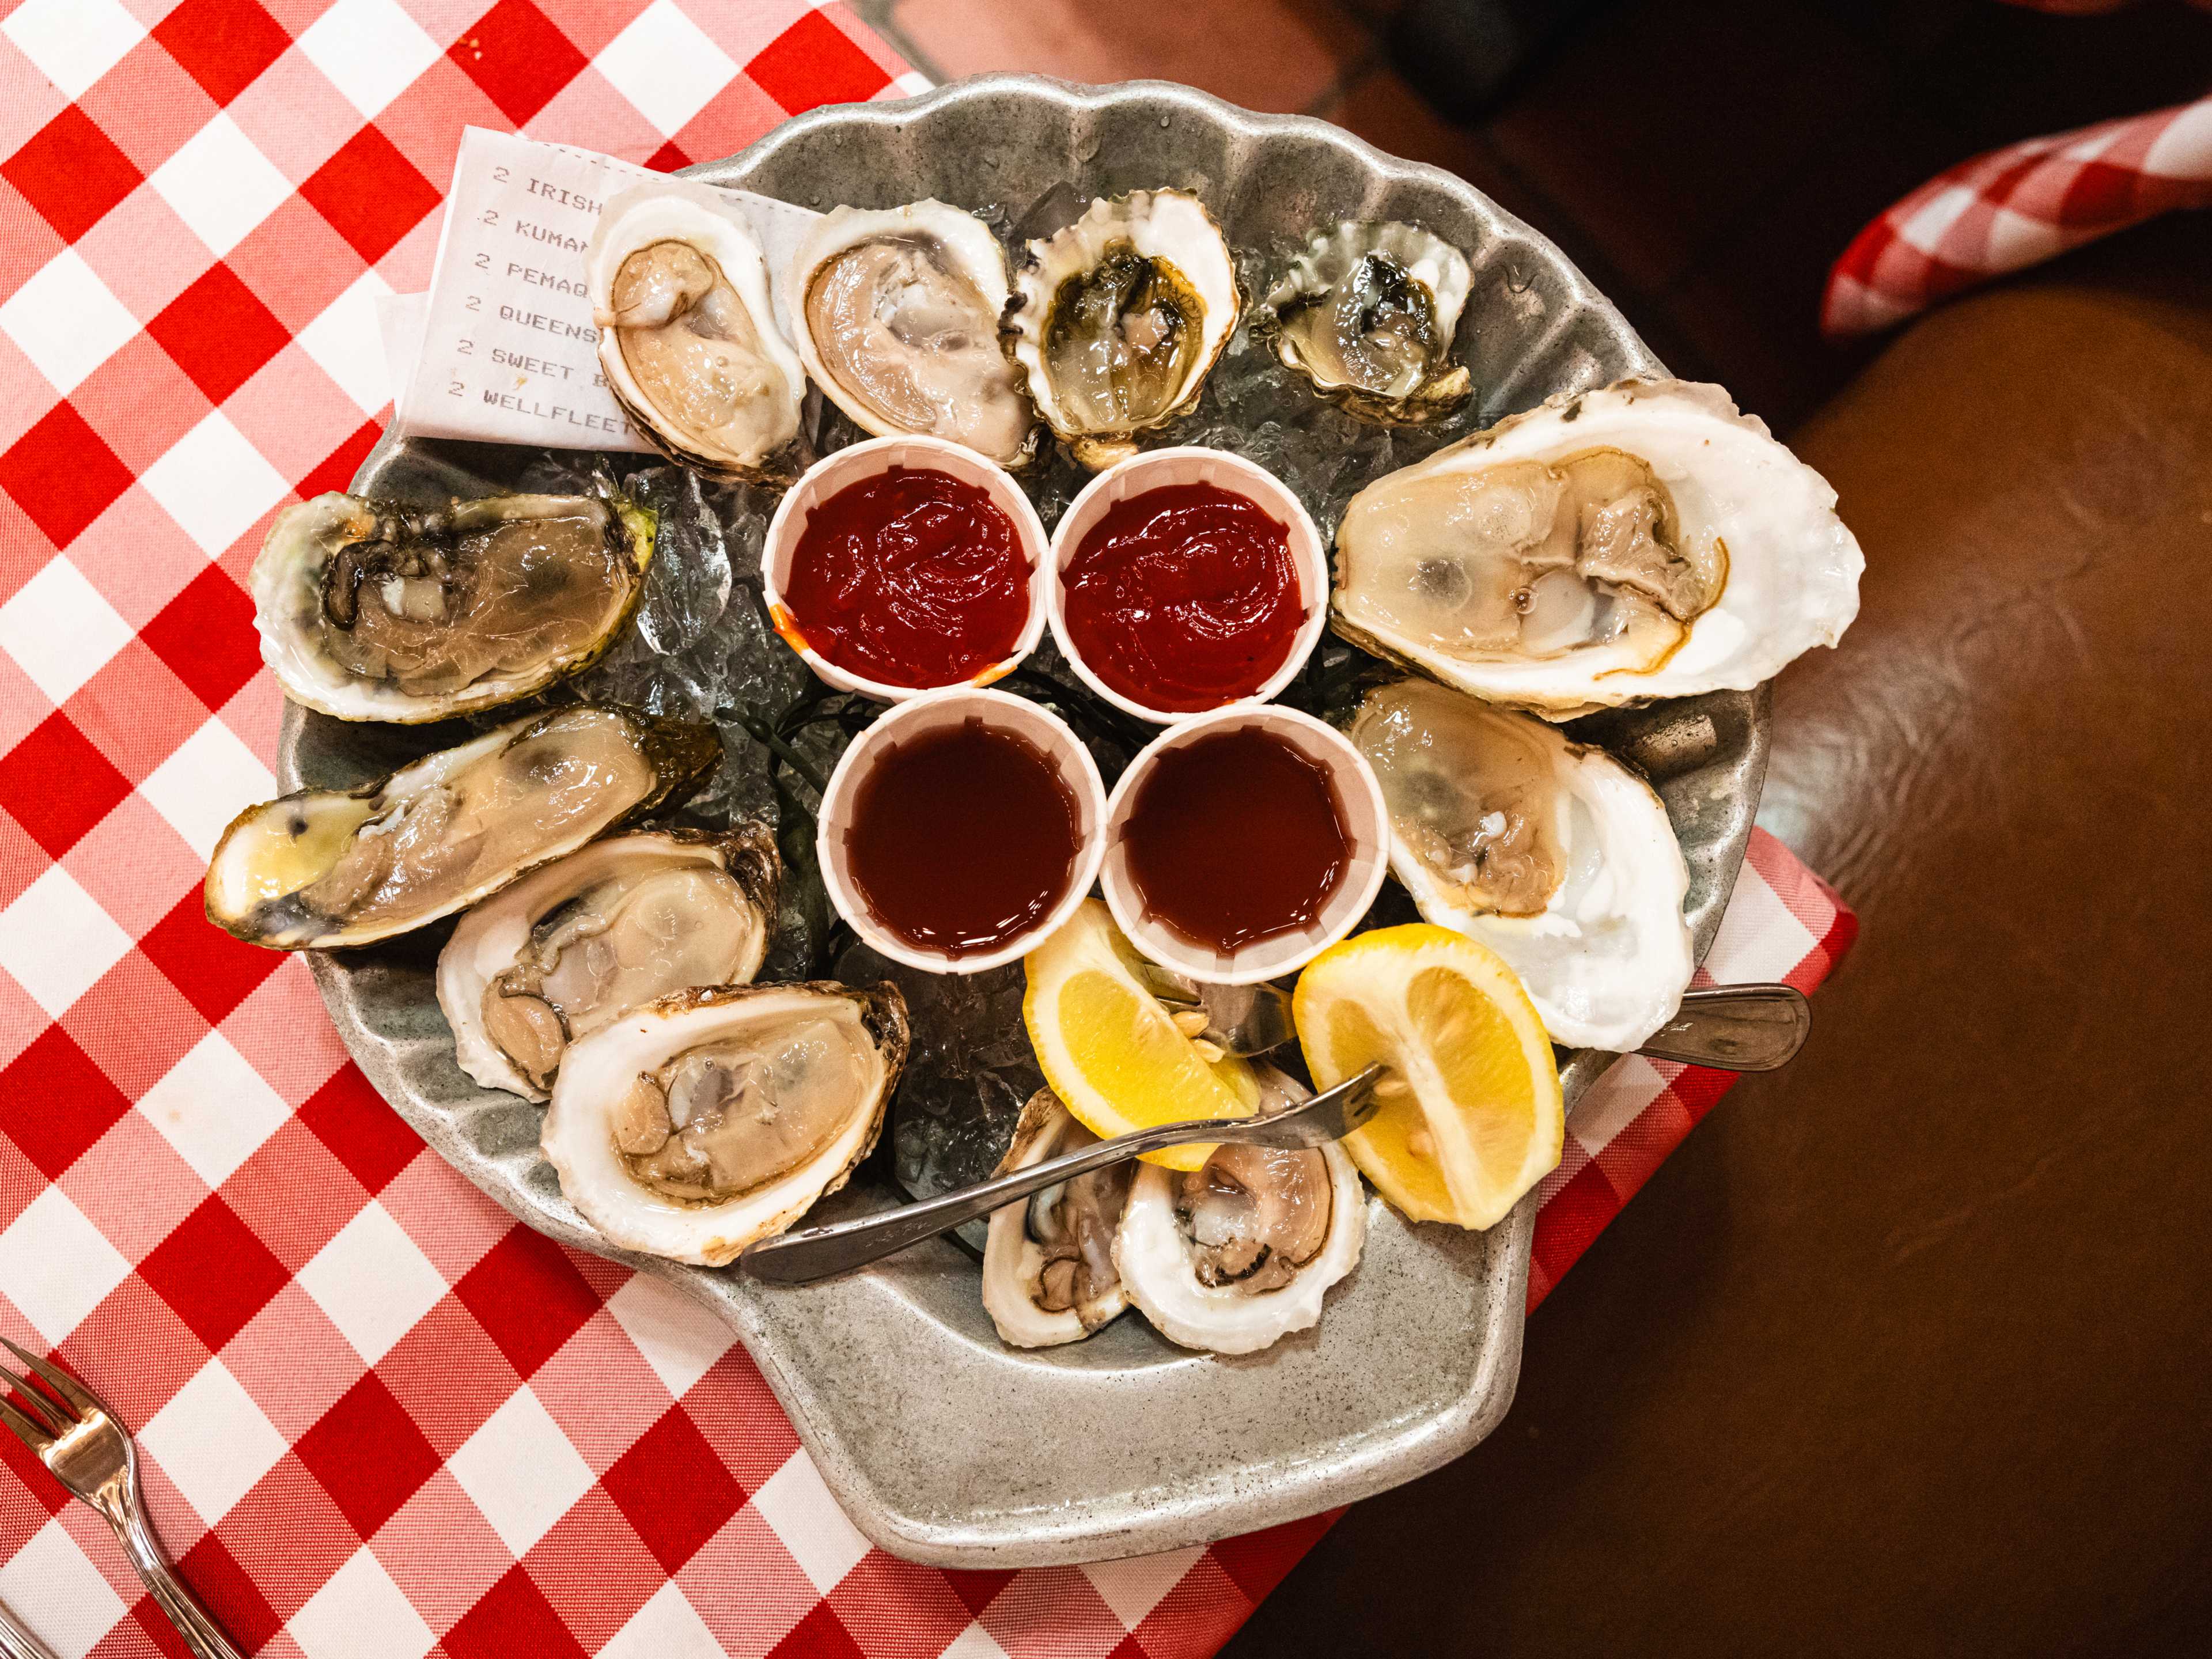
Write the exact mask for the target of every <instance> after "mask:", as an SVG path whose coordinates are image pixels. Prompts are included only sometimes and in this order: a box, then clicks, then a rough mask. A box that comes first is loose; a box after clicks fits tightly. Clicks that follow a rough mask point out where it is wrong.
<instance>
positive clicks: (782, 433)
mask: <svg viewBox="0 0 2212 1659" xmlns="http://www.w3.org/2000/svg"><path fill="white" fill-rule="evenodd" d="M584 270H585V283H586V290H587V292H588V293H589V295H590V298H591V301H592V322H593V323H594V324H595V325H597V326H598V328H599V366H600V368H601V369H602V370H603V371H604V372H605V375H606V381H607V389H608V390H609V391H611V392H613V393H614V397H615V401H616V402H617V403H618V404H621V405H622V407H623V413H624V414H626V415H628V416H629V418H630V423H631V424H632V425H633V426H634V427H635V428H637V432H638V435H639V436H641V437H642V438H644V439H645V440H646V441H647V442H648V443H650V444H652V445H653V447H655V448H657V449H659V451H660V452H661V453H663V454H665V455H666V456H668V457H669V459H671V460H675V461H678V462H681V463H682V464H683V465H685V466H689V467H691V468H693V469H695V470H696V471H700V472H703V473H706V474H708V476H710V477H720V478H740V479H746V480H750V481H752V482H756V483H781V482H785V481H787V480H788V479H790V478H791V477H793V476H795V474H796V473H797V471H798V470H799V465H800V459H801V458H800V457H799V453H798V451H799V405H800V402H801V400H802V399H803V398H805V392H806V371H805V366H804V365H803V364H801V363H800V362H799V354H798V353H797V352H795V351H793V349H792V348H791V343H790V342H789V341H787V340H786V339H785V338H784V337H783V333H782V331H781V329H780V328H779V327H778V326H777V325H776V319H775V301H774V299H773V297H772V295H771V294H770V291H769V275H768V259H767V256H766V255H765V254H764V253H763V252H762V250H761V244H760V238H759V237H758V236H757V235H756V234H754V232H753V228H752V226H751V224H750V222H747V220H746V218H745V216H744V214H743V213H742V212H741V211H739V210H738V209H737V208H736V207H733V206H732V205H731V204H729V203H728V202H726V201H725V200H723V199H722V197H720V195H719V194H717V193H716V192H715V191H712V190H709V189H708V188H707V187H705V186H704V185H694V184H690V183H687V182H686V181H685V180H684V179H654V180H653V182H651V183H650V184H644V185H638V186H637V187H636V188H635V189H633V190H626V191H622V192H621V193H620V194H618V195H617V196H615V197H611V199H610V200H609V201H608V203H607V204H606V207H605V209H604V210H602V211H601V213H600V215H599V227H598V228H597V229H595V230H594V231H593V232H592V240H591V246H589V248H588V249H586V252H585V255H584Z"/></svg>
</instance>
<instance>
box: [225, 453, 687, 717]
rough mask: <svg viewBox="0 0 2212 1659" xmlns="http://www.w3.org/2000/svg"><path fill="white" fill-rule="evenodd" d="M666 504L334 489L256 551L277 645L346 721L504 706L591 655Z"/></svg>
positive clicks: (266, 654) (614, 623)
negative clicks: (434, 500) (375, 497)
mask: <svg viewBox="0 0 2212 1659" xmlns="http://www.w3.org/2000/svg"><path fill="white" fill-rule="evenodd" d="M653 530H654V517H653V513H651V512H649V511H648V510H647V509H646V508H644V507H639V506H636V505H635V503H633V502H631V501H629V500H628V499H627V498H626V497H623V496H616V497H613V498H612V499H611V500H605V501H602V500H599V499H598V498H596V497H593V496H588V495H495V496H489V497H486V498H484V499H482V500H478V501H454V502H453V503H452V504H451V505H450V506H448V507H444V508H442V509H439V510H436V511H432V512H421V511H416V510H415V509H412V508H409V507H402V506H398V505H395V504H391V503H386V502H381V501H369V500H367V499H365V498H363V497H362V496H359V495H337V494H331V495H318V496H316V497H314V498H313V500H312V501H301V502H300V503H299V504H298V505H296V506H294V507H287V508H285V510H284V511H283V512H282V513H278V514H277V515H276V523H275V524H273V525H271V526H270V529H269V535H268V538H266V539H265V540H264V542H263V543H262V544H261V551H260V554H259V555H258V556H257V557H256V558H255V559H254V561H253V573H252V577H251V579H250V582H249V586H251V587H252V592H253V620H254V626H255V628H256V629H258V631H259V633H260V635H261V658H262V660H263V661H264V662H265V663H267V664H268V665H269V666H270V668H271V669H272V670H274V671H275V672H276V679H277V683H278V684H281V685H282V686H283V688H284V695H285V696H289V698H291V699H292V701H293V702H296V703H301V704H304V705H305V706H306V707H307V708H313V709H315V710H316V711H318V712H319V713H321V714H330V715H332V716H334V717H336V718H337V719H338V720H391V721H395V722H400V723H404V724H415V723H419V722H421V721H424V720H445V719H447V718H448V717H449V716H452V715H454V714H467V713H471V712H472V711H475V710H477V709H483V708H497V707H498V706H499V705H500V704H501V703H507V702H513V701H514V700H515V699H517V698H519V697H525V696H529V695H530V694H531V693H532V692H533V691H537V690H541V689H543V688H544V687H545V686H546V685H549V684H551V683H552V682H553V681H555V680H556V679H561V678H565V677H566V676H568V675H570V674H574V673H577V672H580V671H582V670H583V669H586V668H588V667H589V666H591V665H592V663H593V662H594V661H596V660H597V659H598V658H599V654H600V653H602V652H604V651H605V649H606V648H607V647H609V646H610V645H611V644H612V643H614V641H615V640H616V639H617V637H618V636H619V635H620V634H621V633H622V630H623V628H624V627H625V626H627V625H628V623H629V619H630V617H631V615H632V614H633V613H634V612H635V611H636V609H637V602H638V599H639V596H640V595H641V594H642V593H643V592H644V591H645V571H646V567H647V564H648V563H649V562H651V560H652V558H653Z"/></svg>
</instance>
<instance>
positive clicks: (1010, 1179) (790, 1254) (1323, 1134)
mask: <svg viewBox="0 0 2212 1659" xmlns="http://www.w3.org/2000/svg"><path fill="white" fill-rule="evenodd" d="M1382 1075H1383V1067H1382V1066H1379V1065H1377V1066H1369V1067H1368V1068H1367V1069H1366V1070H1365V1071H1364V1072H1361V1073H1358V1075H1357V1076H1356V1077H1351V1078H1347V1079H1345V1080H1344V1081H1343V1082H1342V1083H1340V1084H1338V1085H1336V1087H1334V1089H1324V1090H1323V1091H1322V1092H1321V1093H1319V1094H1317V1095H1315V1096H1313V1097H1311V1098H1310V1099H1306V1100H1302V1101H1300V1102H1299V1103H1297V1105H1295V1106H1291V1107H1286V1108H1285V1109H1283V1110H1282V1111H1279V1112H1270V1113H1268V1114H1267V1115H1265V1116H1262V1117H1220V1118H1212V1117H1209V1118H1193V1119H1189V1120H1187V1121H1183V1122H1181V1123H1163V1124H1159V1125H1157V1126H1155V1127H1152V1128H1150V1129H1135V1130H1132V1131H1131V1132H1130V1133H1127V1134H1125V1135H1115V1137H1114V1138H1113V1139H1111V1140H1102V1141H1099V1142H1097V1144H1096V1145H1093V1146H1085V1147H1084V1148H1083V1149H1082V1150H1081V1151H1079V1152H1068V1153H1066V1154H1065V1155H1064V1156H1062V1157H1060V1158H1047V1159H1046V1160H1045V1161H1044V1162H1043V1163H1042V1164H1030V1166H1029V1167H1028V1168H1027V1169H1025V1170H1012V1171H1010V1172H1009V1173H1007V1174H1006V1175H1002V1176H993V1177H992V1178H991V1179H990V1180H988V1181H983V1182H977V1183H976V1184H975V1186H973V1187H963V1188H959V1189H958V1190H957V1192H950V1193H946V1194H943V1195H942V1196H940V1197H937V1198H931V1199H924V1200H922V1201H921V1202H920V1203H918V1204H908V1205H905V1206H902V1207H901V1208H898V1209H895V1210H885V1211H884V1212H881V1213H879V1214H877V1215H871V1216H863V1217H861V1218H860V1219H859V1220H857V1221H838V1222H833V1223H831V1224H830V1225H829V1226H826V1227H809V1228H807V1229H806V1230H805V1231H803V1232H795V1233H780V1234H778V1235H776V1236H775V1237H772V1238H764V1239H762V1240H761V1241H760V1242H759V1243H757V1244H749V1245H747V1246H746V1247H745V1248H744V1250H742V1251H740V1252H739V1253H738V1266H739V1267H743V1268H744V1269H745V1271H746V1272H748V1273H751V1274H752V1276H753V1277H754V1278H756V1279H768V1280H770V1281H771V1282H773V1283H775V1284H778V1285H806V1284H811V1283H812V1282H813V1281H814V1280H815V1279H827V1278H829V1276H830V1275H831V1274H833V1273H844V1272H846V1271H848V1269H851V1268H854V1267H865V1266H866V1265H867V1264H868V1263H869V1262H871V1261H878V1260H879V1259H881V1258H882V1257H884V1256H887V1255H891V1254H893V1253H894V1252H896V1251H898V1250H903V1249H906V1248H907V1247H908V1245H910V1244H919V1243H921V1241H922V1240H923V1239H925V1238H934V1237H937V1235H938V1234H939V1233H945V1232H950V1231H952V1229H954V1228H955V1227H957V1226H959V1225H961V1224H962V1223H963V1222H968V1221H974V1220H975V1219H977V1218H979V1217H982V1216H987V1215H988V1214H990V1213H991V1212H992V1211H994V1210H995V1209H998V1208H1000V1206H1004V1205H1007V1204H1012V1203H1014V1202H1015V1201H1016V1200H1020V1199H1024V1198H1027V1197H1028V1196H1029V1195H1030V1194H1031V1193H1036V1192H1042V1191H1043V1190H1044V1189H1045V1188H1047V1187H1053V1186H1057V1185H1058V1184H1059V1183H1060V1182H1063V1181H1073V1179H1074V1178H1075V1177H1076V1176H1079V1175H1087V1174H1089V1173H1090V1172H1091V1170H1103V1169H1105V1168H1107V1167H1108V1166H1109V1165H1110V1164H1121V1163H1124V1162H1126V1161H1127V1160H1128V1159H1130V1158H1135V1157H1137V1156H1138V1155H1139V1154H1140V1153H1144V1152H1156V1151H1158V1149H1159V1148H1161V1147H1163V1146H1187V1145H1188V1144H1189V1143H1191V1142H1192V1141H1205V1140H1233V1141H1241V1142H1243V1144H1245V1145H1246V1146H1289V1147H1296V1146H1327V1145H1328V1143H1329V1142H1330V1141H1332V1140H1341V1139H1344V1137H1345V1136H1346V1135H1348V1134H1350V1133H1352V1131H1353V1130H1354V1129H1357V1128H1358V1127H1360V1126H1361V1125H1363V1124H1364V1123H1365V1122H1366V1121H1368V1119H1370V1118H1371V1117H1373V1116H1374V1115H1375V1114H1376V1111H1378V1110H1379V1109H1381V1105H1382V1103H1381V1102H1380V1101H1378V1100H1377V1099H1376V1095H1375V1085H1376V1081H1377V1080H1378V1079H1380V1078H1381V1077H1382Z"/></svg>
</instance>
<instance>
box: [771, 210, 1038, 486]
mask: <svg viewBox="0 0 2212 1659" xmlns="http://www.w3.org/2000/svg"><path fill="white" fill-rule="evenodd" d="M789 292H790V295H791V303H792V306H793V310H794V311H795V312H796V313H798V315H797V319H796V321H797V330H798V335H799V340H798V344H799V356H800V358H801V359H802V360H803V361H804V362H805V364H806V372H807V373H808V374H811V375H812V376H813V377H814V382H815V384H816V385H817V386H820V387H821V388H822V390H823V393H824V394H825V395H826V396H828V398H829V400H830V401H831V402H832V403H834V404H836V405H837V407H838V408H840V409H842V410H844V411H845V413H846V414H848V415H849V416H852V417H853V419H854V422H856V423H857V424H858V425H860V427H861V428H863V429H865V430H866V431H868V432H870V433H872V434H873V435H876V436H877V437H879V438H889V437H897V436H900V435H904V434H908V433H917V434H920V435H923V436H926V437H932V438H943V439H945V440H946V441H949V442H951V443H957V444H964V445H966V446H967V447H969V448H970V449H972V450H975V451H976V452H977V453H979V454H982V455H987V456H988V457H989V458H990V459H993V460H994V461H996V462H998V463H999V464H1000V465H1002V466H1020V465H1024V463H1025V462H1027V461H1028V460H1029V459H1030V457H1031V455H1032V454H1033V453H1034V452H1035V449H1036V430H1037V426H1036V410H1034V409H1032V408H1031V407H1030V399H1029V394H1028V392H1025V391H1024V390H1023V388H1022V384H1021V377H1020V375H1019V374H1018V371H1017V370H1016V368H1015V367H1014V365H1013V363H1012V360H1010V359H1009V358H1008V357H1007V356H1006V352H1005V351H1004V349H1002V348H1001V346H1000V340H999V317H1000V313H1002V312H1004V311H1005V309H1006V301H1007V300H1008V299H1009V298H1010V297H1011V296H1012V284H1011V283H1009V282H1008V280H1007V277H1006V253H1005V251H1004V250H1003V249H1001V248H1000V246H999V239H998V238H997V237H995V236H994V235H993V234H991V232H990V228H989V227H987V225H985V224H984V223H983V222H982V221H981V220H980V219H978V218H976V217H975V215H973V214H971V213H964V212H963V211H962V210H960V209H958V208H956V207H948V206H947V205H945V204H944V203H943V202H937V201H929V202H915V203H912V204H909V205H908V206H906V207H900V208H890V209H888V210H884V211H880V212H866V211H863V210H860V209H858V208H849V207H841V208H837V209H836V210H833V211H831V212H829V213H828V214H826V215H824V216H823V218H822V220H821V222H819V223H818V224H817V225H816V226H815V228H814V229H813V231H812V232H811V234H809V235H808V237H807V239H806V240H805V242H804V243H802V244H801V245H800V246H799V252H797V253H796V254H794V255H793V258H792V263H791V282H790V288H789Z"/></svg>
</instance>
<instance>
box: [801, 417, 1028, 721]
mask: <svg viewBox="0 0 2212 1659" xmlns="http://www.w3.org/2000/svg"><path fill="white" fill-rule="evenodd" d="M895 466H903V467H907V468H909V469H911V470H914V471H922V470H925V469H927V470H928V471H936V472H945V473H950V474H951V476H952V477H956V478H957V479H959V480H960V482H961V483H968V484H974V485H975V487H976V488H978V489H981V490H982V491H983V492H984V493H985V494H987V495H989V496H990V498H991V501H992V503H993V504H994V506H996V507H998V509H999V510H1000V512H1001V513H1005V514H1006V517H1007V518H1008V519H1009V520H1012V522H1013V526H1014V537H1015V539H1016V540H1017V541H1018V543H1019V544H1020V546H1021V550H1022V552H1023V555H1024V556H1025V557H1026V558H1027V559H1028V560H1029V562H1030V592H1029V602H1030V603H1029V615H1028V617H1027V618H1026V620H1024V623H1022V631H1021V635H1020V637H1019V638H1018V639H1017V640H1016V641H1015V642H1014V648H1013V651H1012V653H1011V654H1010V655H1008V656H1006V657H1004V658H1002V659H1000V660H999V661H997V662H995V663H993V664H991V665H988V666H987V667H985V668H983V669H981V671H978V672H976V673H975V674H974V675H973V676H971V677H970V678H968V679H966V680H962V681H957V682H955V684H963V685H988V684H990V683H991V682H992V681H994V680H995V679H998V678H1001V677H1002V676H1004V675H1006V674H1008V673H1011V672H1012V671H1013V670H1014V669H1015V668H1017V667H1018V666H1019V665H1020V664H1021V660H1022V659H1023V658H1024V657H1026V656H1028V655H1029V653H1030V652H1032V651H1034V650H1036V646H1037V641H1039V640H1041V639H1042V638H1043V637H1044V629H1045V612H1046V610H1047V606H1048V593H1049V592H1050V590H1051V586H1052V552H1051V547H1050V544H1048V542H1047V540H1046V538H1045V533H1044V524H1043V522H1042V520H1039V519H1038V517H1037V515H1036V508H1035V507H1032V506H1030V498H1029V497H1028V496H1027V495H1024V494H1023V493H1022V487H1021V486H1020V485H1019V484H1018V483H1015V482H1014V479H1013V475H1012V473H1010V472H1008V471H1006V468H1004V467H1002V466H1000V465H998V464H997V463H996V462H995V461H992V460H988V459H986V458H984V457H983V456H981V455H979V454H977V453H975V451H974V450H972V449H968V448H964V447H962V446H961V445H959V444H955V443H947V442H946V441H945V440H944V439H942V438H923V437H912V436H909V437H898V438H872V439H870V440H869V441H867V442H866V443H859V444H854V445H853V446H852V447H850V448H848V449H841V450H839V451H837V452H836V453H835V454H834V455H825V456H823V458H822V459H820V460H818V461H817V462H815V464H814V465H812V466H810V467H808V468H807V469H806V471H805V472H803V473H801V474H800V475H799V482H798V483H794V484H793V485H792V487H791V488H790V489H788V490H787V491H785V492H784V497H783V500H782V501H780V502H778V503H777V504H776V509H775V517H774V518H772V519H770V520H769V526H768V541H767V544H766V545H765V546H764V547H763V549H762V550H761V586H762V589H763V595H764V597H765V598H766V599H767V600H768V611H769V620H770V621H771V622H773V623H775V631H776V632H777V633H778V634H780V635H782V636H783V641H784V643H785V644H787V645H788V646H790V647H791V648H792V649H793V650H794V651H796V652H798V653H799V655H800V656H801V657H803V658H805V660H806V665H807V666H808V667H809V668H811V669H812V670H813V671H814V673H815V676H816V678H818V679H820V680H822V681H823V683H825V684H829V685H834V686H836V688H837V690H840V691H857V692H859V693H860V695H861V696H866V697H875V698H878V699H879V700H881V701H882V702H905V701H907V699H908V698H909V697H918V696H921V695H922V694H923V693H925V692H927V691H934V690H942V689H943V688H941V687H938V686H928V685H921V686H915V685H892V684H890V683H889V682H887V681H884V680H872V679H869V678H866V677H865V676H863V675H860V674H855V673H854V672H852V671H850V670H849V669H844V668H840V667H839V666H838V665H836V663H833V662H831V661H829V659H827V658H825V657H823V655H822V653H820V652H818V651H817V650H815V649H814V648H813V647H811V646H810V645H808V644H807V643H806V640H805V632H804V630H803V629H802V628H801V626H800V624H799V622H798V621H797V620H796V619H795V618H794V617H793V615H792V611H791V608H790V606H789V605H787V604H786V603H785V601H784V597H783V595H784V590H785V588H786V586H787V585H788V584H789V582H790V580H791V565H792V560H793V556H795V555H796V554H797V552H798V550H799V537H800V536H801V535H802V534H803V533H804V532H805V529H806V515H807V514H808V513H811V512H812V511H813V510H814V508H816V507H818V506H820V505H821V504H822V503H823V502H824V501H828V500H829V498H830V497H831V496H832V495H836V494H838V493H839V492H840V491H842V490H845V489H850V488H851V487H852V486H853V485H854V484H856V483H861V482H862V481H863V480H865V479H868V478H872V477H875V476H876V475H877V474H878V473H879V472H888V471H890V470H891V468H893V467H895Z"/></svg>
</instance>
